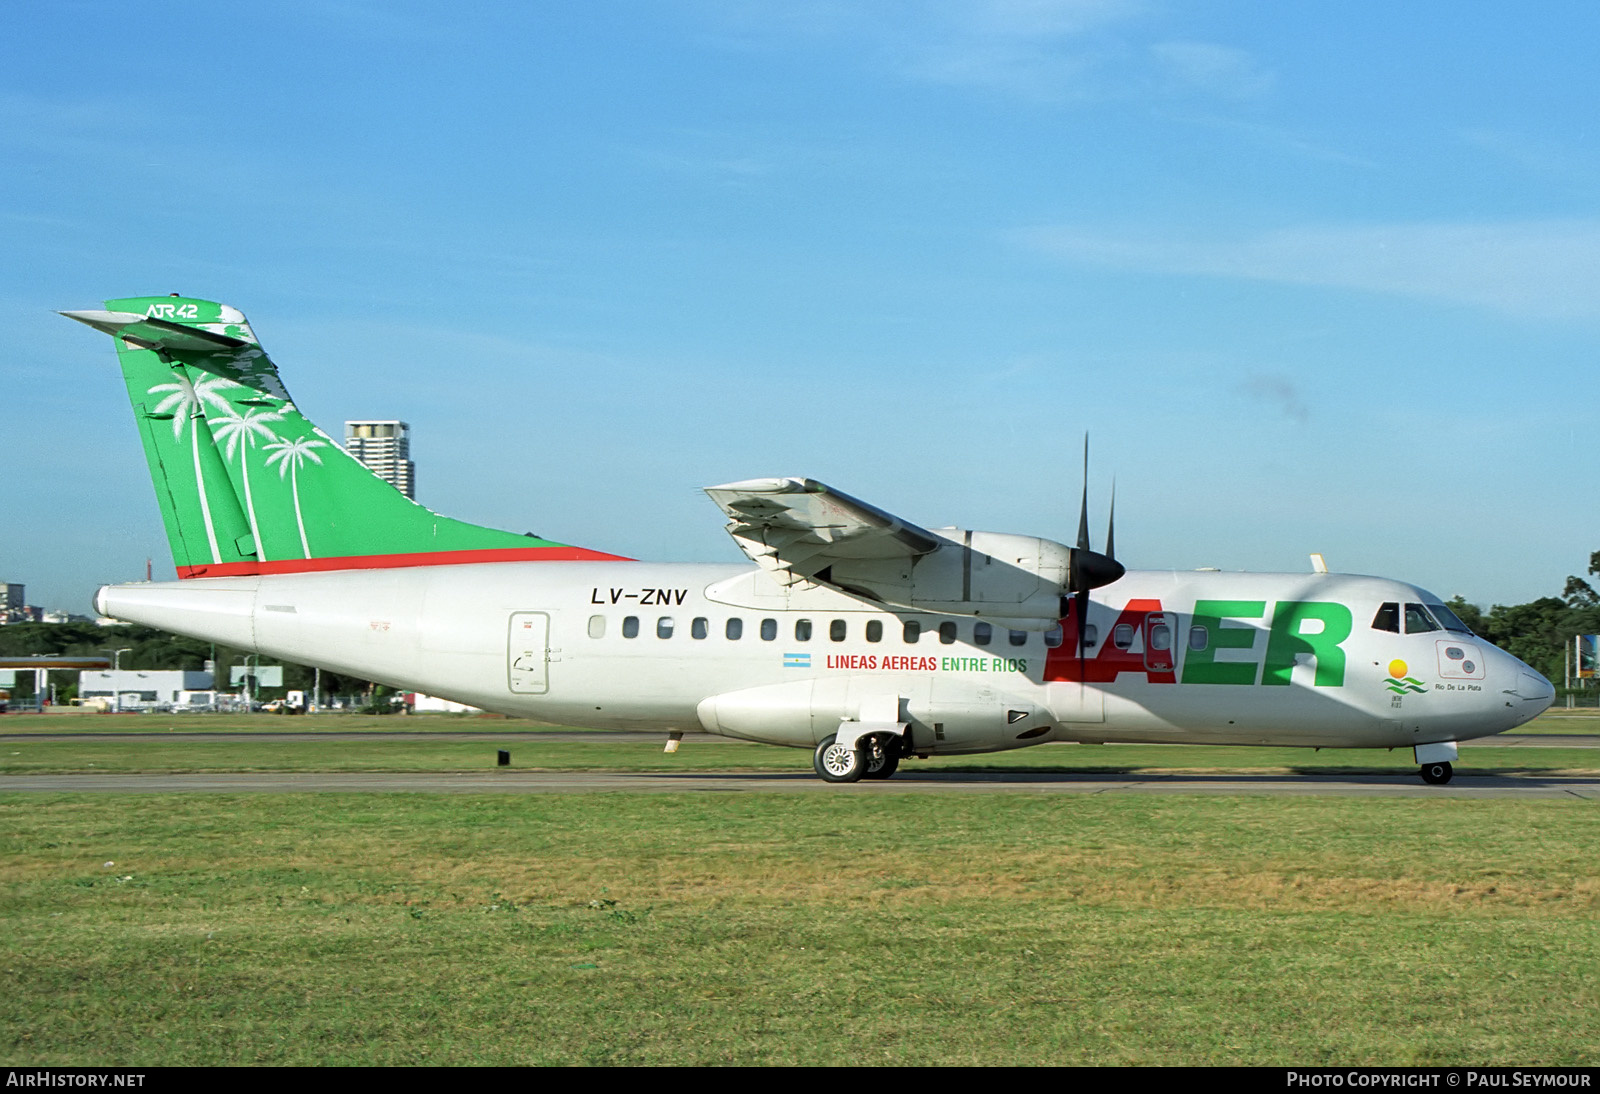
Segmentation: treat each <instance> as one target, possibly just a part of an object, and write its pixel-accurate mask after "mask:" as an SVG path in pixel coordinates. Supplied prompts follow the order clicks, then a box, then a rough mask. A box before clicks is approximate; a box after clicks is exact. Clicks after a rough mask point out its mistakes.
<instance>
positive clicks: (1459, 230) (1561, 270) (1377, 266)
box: [1018, 219, 1600, 319]
mask: <svg viewBox="0 0 1600 1094" xmlns="http://www.w3.org/2000/svg"><path fill="white" fill-rule="evenodd" d="M1018 238H1019V239H1020V241H1021V242H1022V243H1023V244H1024V245H1026V246H1029V247H1031V248H1034V249H1036V250H1039V251H1043V252H1045V253H1048V254H1052V255H1055V256H1057V257H1059V258H1062V259H1066V260H1068V261H1072V262H1080V263H1087V264H1092V265H1099V266H1112V267H1116V268H1119V269H1130V270H1146V271H1150V272H1158V273H1180V274H1198V275H1204V276H1211V277H1233V278H1244V279H1249V280H1255V281H1272V282H1281V283H1288V284H1301V285H1332V286H1338V287H1341V288H1348V289H1359V290H1362V291H1366V292H1376V293H1387V294H1392V295H1397V296H1411V297H1422V298H1426V299H1432V300H1441V301H1445V302H1448V303H1454V304H1465V305H1470V306H1474V307H1481V308H1487V309H1490V310H1493V311H1499V312H1504V313H1507V314H1511V315H1518V316H1524V317H1534V318H1568V319H1571V318H1583V319H1588V318H1597V317H1600V220H1580V219H1574V220H1538V221H1511V222H1501V223H1485V224H1460V223H1454V224H1452V223H1439V224H1428V223H1418V224H1372V225H1306V226H1301V227H1295V228H1284V229H1279V230H1277V231H1271V232H1263V233H1260V234H1257V235H1253V236H1247V237H1238V238H1233V239H1215V238H1212V239H1201V238H1197V237H1194V236H1183V235H1180V234H1172V235H1161V236H1157V235H1152V234H1150V233H1149V232H1140V233H1127V234H1113V233H1108V232H1097V231H1092V230H1083V229H1077V228H1070V227H1042V228H1032V229H1027V230H1024V231H1022V232H1020V233H1018Z"/></svg>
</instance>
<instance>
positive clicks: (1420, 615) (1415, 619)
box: [1406, 604, 1439, 634]
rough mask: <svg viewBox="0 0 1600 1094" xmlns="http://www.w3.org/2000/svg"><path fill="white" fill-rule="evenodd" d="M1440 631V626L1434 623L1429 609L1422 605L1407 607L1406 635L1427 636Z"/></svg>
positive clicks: (1409, 605) (1408, 605)
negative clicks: (1428, 633) (1431, 632)
mask: <svg viewBox="0 0 1600 1094" xmlns="http://www.w3.org/2000/svg"><path fill="white" fill-rule="evenodd" d="M1438 629H1439V624H1437V623H1435V622H1434V621H1433V616H1431V615H1429V614H1428V609H1427V608H1424V607H1423V606H1422V605H1421V604H1407V605H1406V633H1407V634H1426V633H1427V632H1429V631H1436V630H1438Z"/></svg>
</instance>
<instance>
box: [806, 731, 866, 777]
mask: <svg viewBox="0 0 1600 1094" xmlns="http://www.w3.org/2000/svg"><path fill="white" fill-rule="evenodd" d="M833 742H834V736H833V735H832V734H830V735H828V736H827V737H825V738H823V741H822V743H821V744H819V745H818V746H817V750H816V751H815V752H813V753H812V754H811V766H812V767H814V768H815V769H816V772H817V775H818V776H819V777H820V778H821V779H822V781H823V782H827V783H853V782H856V781H857V780H859V779H860V778H861V776H863V775H865V774H866V773H867V753H866V750H865V749H860V748H835V747H834V744H833Z"/></svg>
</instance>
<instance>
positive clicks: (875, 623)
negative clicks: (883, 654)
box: [867, 619, 883, 642]
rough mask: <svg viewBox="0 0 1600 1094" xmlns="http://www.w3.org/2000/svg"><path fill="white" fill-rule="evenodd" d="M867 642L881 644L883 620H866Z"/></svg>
mask: <svg viewBox="0 0 1600 1094" xmlns="http://www.w3.org/2000/svg"><path fill="white" fill-rule="evenodd" d="M867 641H868V642H882V641H883V620H881V619H869V620H867Z"/></svg>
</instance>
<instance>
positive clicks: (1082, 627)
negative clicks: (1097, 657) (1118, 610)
mask: <svg viewBox="0 0 1600 1094" xmlns="http://www.w3.org/2000/svg"><path fill="white" fill-rule="evenodd" d="M1073 608H1074V609H1075V610H1074V614H1075V615H1076V616H1077V624H1078V683H1080V684H1083V683H1087V682H1088V665H1089V647H1088V646H1086V645H1085V644H1084V638H1085V637H1087V635H1088V632H1089V587H1088V586H1087V585H1085V586H1084V587H1083V588H1081V589H1079V590H1078V591H1077V593H1076V594H1075V595H1074V597H1073Z"/></svg>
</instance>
